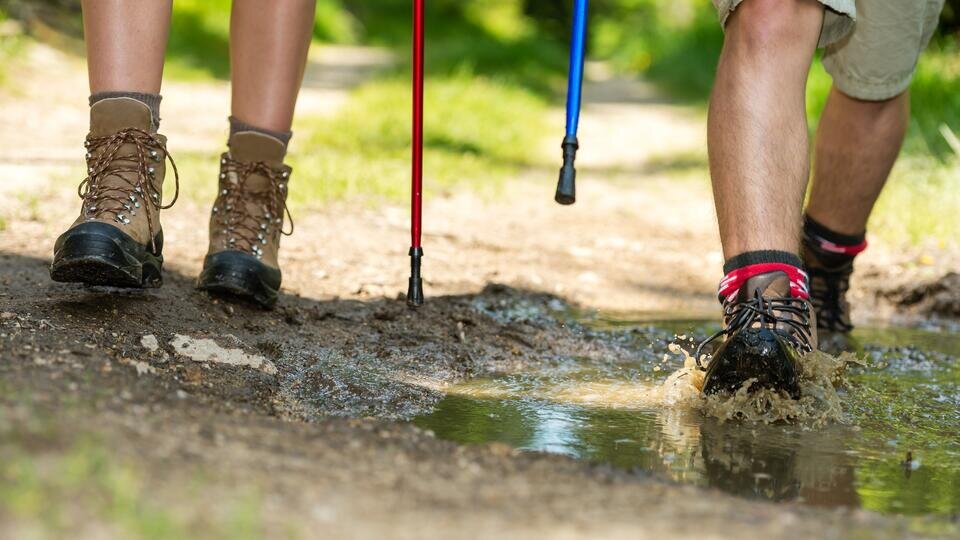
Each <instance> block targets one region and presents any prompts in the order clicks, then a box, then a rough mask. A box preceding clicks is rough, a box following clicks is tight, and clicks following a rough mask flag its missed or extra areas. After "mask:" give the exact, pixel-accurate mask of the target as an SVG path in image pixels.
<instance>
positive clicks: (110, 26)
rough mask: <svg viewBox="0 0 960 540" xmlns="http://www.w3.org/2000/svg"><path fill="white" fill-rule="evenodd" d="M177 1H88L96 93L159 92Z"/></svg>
mask: <svg viewBox="0 0 960 540" xmlns="http://www.w3.org/2000/svg"><path fill="white" fill-rule="evenodd" d="M172 3H173V2H172V0H151V1H150V2H130V1H128V0H83V30H84V35H85V39H86V43H87V69H88V71H89V76H90V93H91V94H96V93H98V92H108V91H123V92H142V93H145V94H159V93H160V82H161V79H162V78H163V56H164V53H165V52H166V49H167V38H168V37H169V34H170V12H171V6H172Z"/></svg>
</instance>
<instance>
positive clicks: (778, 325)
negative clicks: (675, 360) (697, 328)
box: [696, 271, 817, 399]
mask: <svg viewBox="0 0 960 540" xmlns="http://www.w3.org/2000/svg"><path fill="white" fill-rule="evenodd" d="M813 318H814V315H813V312H812V309H811V306H810V303H809V302H808V301H806V300H804V299H801V298H797V297H795V296H792V295H791V292H790V278H789V277H788V276H787V274H786V273H785V272H781V271H775V272H769V273H766V274H759V275H756V276H753V277H751V278H750V279H748V280H747V281H746V282H745V283H744V284H743V286H741V287H740V289H739V291H737V293H736V294H734V295H731V296H730V297H728V298H725V299H723V322H724V329H723V330H721V331H719V332H717V333H716V334H714V335H713V336H711V337H710V338H708V339H707V340H705V341H704V342H703V343H701V344H700V346H699V347H698V348H697V352H696V358H697V363H698V365H699V363H700V358H701V355H702V354H704V352H705V351H704V348H705V347H706V346H707V345H708V344H710V343H712V342H713V341H715V340H716V339H717V338H719V337H723V338H724V340H723V342H722V343H721V344H720V345H719V346H718V347H717V349H716V350H715V351H714V352H713V354H712V359H711V360H710V363H709V365H708V366H707V368H706V375H705V379H704V386H703V392H704V393H706V394H714V393H718V392H736V391H737V390H739V389H740V388H741V387H742V386H743V384H744V383H745V382H746V381H747V380H749V379H755V380H756V381H755V382H754V383H753V385H752V386H751V388H770V389H773V390H777V391H781V392H785V393H786V394H788V395H789V396H790V397H792V398H794V399H796V398H799V397H800V382H799V378H800V364H799V359H800V356H801V355H804V354H806V353H809V352H812V351H813V350H815V349H816V348H817V332H816V323H815V322H813V321H812V320H811V319H813Z"/></svg>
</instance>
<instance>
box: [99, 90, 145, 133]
mask: <svg viewBox="0 0 960 540" xmlns="http://www.w3.org/2000/svg"><path fill="white" fill-rule="evenodd" d="M151 127H152V125H151V114H150V107H147V105H146V104H144V103H142V102H140V101H137V100H135V99H133V98H127V97H118V98H108V99H103V100H100V101H98V102H96V103H94V104H93V106H92V107H90V135H92V136H94V137H104V136H107V135H111V134H113V133H116V132H118V131H120V130H122V129H127V128H137V129H141V130H143V131H146V132H148V133H149V132H150V130H151Z"/></svg>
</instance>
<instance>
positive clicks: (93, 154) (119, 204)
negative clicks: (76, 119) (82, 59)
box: [50, 98, 180, 287]
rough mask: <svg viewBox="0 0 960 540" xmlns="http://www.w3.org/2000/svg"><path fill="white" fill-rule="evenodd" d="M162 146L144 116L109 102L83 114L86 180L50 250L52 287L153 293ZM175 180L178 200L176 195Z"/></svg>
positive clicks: (142, 110) (130, 103)
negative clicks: (74, 213)
mask: <svg viewBox="0 0 960 540" xmlns="http://www.w3.org/2000/svg"><path fill="white" fill-rule="evenodd" d="M166 142H167V141H166V138H165V137H164V136H163V135H157V134H154V133H151V116H150V108H149V107H147V106H146V105H144V104H143V103H141V102H139V101H137V100H135V99H131V98H111V99H104V100H102V101H99V102H97V103H95V104H94V105H93V106H92V107H91V108H90V133H89V134H88V135H87V140H86V142H85V143H84V145H85V146H86V147H87V173H88V176H87V177H86V178H85V179H84V180H83V182H81V183H80V187H79V189H78V193H79V195H80V198H81V199H83V206H82V207H81V209H80V217H78V218H77V220H76V221H74V222H73V225H71V226H70V228H69V229H67V231H66V232H65V233H63V234H62V235H60V237H59V238H57V241H56V244H55V245H54V256H53V264H52V265H51V267H50V277H51V278H52V279H53V280H54V281H62V282H68V283H86V284H88V285H108V286H114V287H159V286H160V284H161V283H162V277H161V274H160V271H161V267H162V265H163V255H162V254H161V251H162V249H163V231H162V230H161V228H160V210H163V209H166V208H169V207H170V206H172V205H173V203H174V202H176V199H177V195H176V194H175V195H174V198H173V200H172V201H171V202H170V204H168V205H166V206H164V205H163V203H162V198H163V178H164V174H165V171H166V167H165V163H166V161H167V160H168V159H169V160H170V165H171V166H172V167H173V171H174V175H175V177H176V165H175V164H174V163H173V160H172V159H170V155H169V154H168V153H167V148H166ZM179 188H180V186H179V178H177V192H178V193H179Z"/></svg>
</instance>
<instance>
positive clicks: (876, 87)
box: [827, 69, 913, 101]
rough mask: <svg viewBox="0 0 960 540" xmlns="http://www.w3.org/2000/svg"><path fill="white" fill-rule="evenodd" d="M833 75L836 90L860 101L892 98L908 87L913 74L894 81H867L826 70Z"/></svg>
mask: <svg viewBox="0 0 960 540" xmlns="http://www.w3.org/2000/svg"><path fill="white" fill-rule="evenodd" d="M827 72H828V73H830V76H831V77H833V84H834V86H836V88H837V90H839V91H841V92H843V93H844V94H845V95H847V96H849V97H852V98H854V99H859V100H862V101H886V100H888V99H893V98H895V97H897V96H899V95H900V94H902V93H904V92H906V91H907V89H909V88H910V83H911V82H912V81H913V74H912V73H911V74H910V75H908V76H906V77H903V78H900V79H897V80H895V81H884V82H879V83H877V82H869V81H864V80H862V79H857V78H855V77H852V76H850V75H849V74H847V73H843V72H838V73H833V72H831V71H830V70H829V69H828V70H827Z"/></svg>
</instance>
